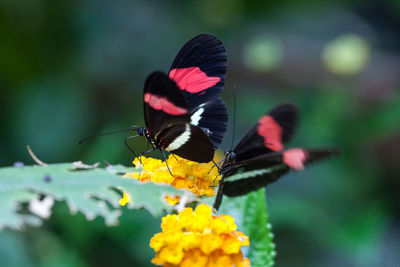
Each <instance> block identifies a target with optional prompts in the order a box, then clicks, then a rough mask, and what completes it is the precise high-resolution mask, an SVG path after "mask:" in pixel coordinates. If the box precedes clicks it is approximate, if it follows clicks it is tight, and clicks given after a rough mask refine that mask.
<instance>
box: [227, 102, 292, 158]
mask: <svg viewBox="0 0 400 267" xmlns="http://www.w3.org/2000/svg"><path fill="white" fill-rule="evenodd" d="M297 113H298V111H297V107H296V106H295V105H294V104H291V103H284V104H281V105H278V106H277V107H275V108H274V109H272V110H271V111H269V112H268V113H267V114H266V115H264V116H262V117H261V118H260V119H259V120H258V122H257V124H256V125H255V126H254V127H253V128H252V129H251V130H250V131H249V132H248V133H247V134H246V135H245V136H244V137H243V139H242V140H241V141H240V142H239V143H238V144H237V145H236V147H235V148H234V150H233V151H234V152H235V154H236V157H237V162H241V161H244V160H247V159H250V158H253V157H256V156H259V155H263V154H268V153H273V152H276V151H281V150H282V149H283V148H284V144H285V143H287V142H288V141H289V140H290V138H291V137H292V135H293V133H294V131H295V129H296V127H297Z"/></svg>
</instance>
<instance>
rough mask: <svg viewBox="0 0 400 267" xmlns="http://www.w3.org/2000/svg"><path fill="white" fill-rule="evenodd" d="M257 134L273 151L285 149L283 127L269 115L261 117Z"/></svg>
mask: <svg viewBox="0 0 400 267" xmlns="http://www.w3.org/2000/svg"><path fill="white" fill-rule="evenodd" d="M257 132H258V134H259V135H260V136H262V137H263V138H264V144H265V146H266V147H268V148H269V149H271V150H273V151H279V150H282V149H283V144H282V127H281V126H280V125H279V124H278V123H277V122H276V121H275V120H274V118H272V117H271V116H269V115H265V116H263V117H261V119H260V120H259V121H258V126H257Z"/></svg>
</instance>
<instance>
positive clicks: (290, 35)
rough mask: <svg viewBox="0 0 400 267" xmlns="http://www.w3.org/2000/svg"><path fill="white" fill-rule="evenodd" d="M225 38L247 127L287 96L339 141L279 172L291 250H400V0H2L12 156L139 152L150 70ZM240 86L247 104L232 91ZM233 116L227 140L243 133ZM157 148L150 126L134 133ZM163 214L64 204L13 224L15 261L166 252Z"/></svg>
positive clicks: (321, 260)
mask: <svg viewBox="0 0 400 267" xmlns="http://www.w3.org/2000/svg"><path fill="white" fill-rule="evenodd" d="M199 33H212V34H214V35H216V36H218V37H219V38H220V39H221V40H222V41H223V42H224V44H225V46H226V49H227V54H228V73H227V82H226V86H225V90H224V92H223V98H224V100H225V101H226V103H227V105H228V108H229V111H230V114H231V117H230V126H232V121H233V116H232V114H233V109H234V108H236V123H237V127H236V134H235V143H236V142H237V141H238V140H239V139H240V138H241V137H242V136H243V134H244V133H245V132H246V131H247V130H248V129H249V128H250V127H251V126H252V125H253V124H254V123H255V122H256V120H257V119H258V118H259V117H260V116H261V115H262V114H264V113H265V112H266V111H267V110H269V109H271V108H272V107H273V106H274V105H277V104H278V103H280V102H282V101H292V102H294V103H296V104H297V105H298V106H299V107H300V109H301V122H300V127H299V129H298V131H297V135H296V136H295V138H294V140H293V141H292V142H291V144H290V145H289V146H291V147H296V146H302V147H307V148H311V147H319V146H332V145H333V146H339V147H341V150H342V153H341V155H340V157H338V158H336V159H332V160H328V161H325V162H321V163H319V164H315V165H313V166H311V167H310V168H308V169H307V170H306V171H303V172H297V173H291V174H289V175H287V176H285V177H284V178H283V179H281V180H279V181H278V182H276V183H275V184H272V185H271V186H269V187H268V190H267V201H268V206H269V214H270V220H271V223H272V225H273V231H274V234H275V242H276V245H277V258H276V262H277V264H276V265H277V266H400V254H399V252H400V215H399V214H400V198H399V190H400V164H399V163H398V162H399V155H400V154H399V151H400V92H399V89H400V2H399V1H396V0H392V1H389V0H383V1H375V2H374V1H361V0H359V1H356V0H353V1H350V0H349V1H333V0H326V1H304V0H303V1H288V0H282V1H261V0H260V1H245V0H229V1H228V0H221V1H213V0H202V1H156V0H147V1H127V0H120V1H117V2H116V1H110V0H108V1H107V0H97V1H94V0H87V1H79V3H78V2H77V1H50V0H37V1H30V0H19V1H7V0H6V1H3V0H0V58H1V60H0V88H1V90H0V106H1V112H0V124H1V129H2V130H1V131H0V144H1V150H0V166H8V165H12V164H13V163H14V162H15V161H23V162H24V163H25V164H32V163H33V162H32V160H31V159H30V157H29V156H28V154H27V152H26V149H25V145H27V144H30V145H31V147H32V149H33V151H34V152H35V153H36V154H37V155H38V157H39V158H40V159H42V160H43V161H45V162H48V163H56V162H68V161H74V160H83V161H84V162H86V163H94V162H97V161H100V162H103V161H105V160H106V161H108V162H110V163H112V164H116V163H122V164H125V165H129V164H131V161H132V155H131V154H130V153H129V151H128V150H127V149H126V148H125V147H124V145H123V138H124V137H125V136H126V135H127V134H117V135H113V136H108V137H103V138H99V139H97V140H93V141H91V142H88V143H86V144H83V145H80V146H78V145H77V141H79V140H80V139H82V138H84V137H87V136H90V135H94V134H97V133H102V132H107V131H111V130H118V129H124V128H127V127H129V126H130V125H132V124H137V125H143V123H144V122H143V111H142V110H143V107H142V90H143V83H144V80H145V79H146V77H147V75H148V74H149V73H150V72H152V71H154V70H164V71H167V70H168V69H169V66H170V64H171V62H172V60H173V58H174V57H175V55H176V53H177V52H178V50H179V49H180V48H181V47H182V46H183V44H184V43H185V42H186V41H188V40H189V39H191V38H192V37H194V36H195V35H197V34H199ZM234 91H236V96H237V105H236V107H234V106H233V92H234ZM232 136H233V130H232V127H230V128H229V129H228V131H227V134H226V137H225V140H224V143H223V144H222V146H221V148H222V150H223V149H225V148H230V147H231V142H232ZM133 146H134V147H135V148H136V150H137V151H138V152H140V151H144V149H145V147H146V142H145V141H144V139H137V140H135V141H133ZM159 224H160V221H159V219H157V218H152V217H151V216H150V215H149V214H148V213H147V212H146V211H127V210H126V212H124V215H123V216H122V217H121V223H120V225H119V226H118V227H113V228H107V227H106V226H105V225H104V221H103V220H102V219H99V218H98V219H96V220H94V221H91V222H88V221H86V220H85V218H84V217H83V216H82V215H81V214H77V215H74V216H71V215H69V211H68V208H67V207H66V205H65V204H63V203H58V204H57V205H56V206H55V211H54V214H53V216H52V218H51V219H50V220H48V221H47V222H46V223H45V225H44V226H43V227H41V228H28V229H25V231H23V232H12V231H2V232H0V262H1V265H2V266H122V265H125V266H151V265H150V263H149V261H150V259H151V258H152V257H153V252H152V250H151V249H150V248H149V247H148V243H149V240H150V237H151V236H152V235H153V234H154V233H156V232H158V231H159V230H160V228H159Z"/></svg>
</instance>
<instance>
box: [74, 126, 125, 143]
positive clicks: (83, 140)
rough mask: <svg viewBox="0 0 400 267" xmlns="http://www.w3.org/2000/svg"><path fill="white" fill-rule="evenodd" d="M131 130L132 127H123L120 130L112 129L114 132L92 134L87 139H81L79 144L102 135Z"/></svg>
mask: <svg viewBox="0 0 400 267" xmlns="http://www.w3.org/2000/svg"><path fill="white" fill-rule="evenodd" d="M131 130H132V128H129V129H123V130H118V131H112V132H108V133H102V134H96V135H92V136H89V137H86V138H85V139H82V140H81V141H79V142H78V145H80V144H82V143H84V142H86V141H88V140H90V139H93V138H97V137H100V136H104V135H110V134H116V133H122V132H128V131H131Z"/></svg>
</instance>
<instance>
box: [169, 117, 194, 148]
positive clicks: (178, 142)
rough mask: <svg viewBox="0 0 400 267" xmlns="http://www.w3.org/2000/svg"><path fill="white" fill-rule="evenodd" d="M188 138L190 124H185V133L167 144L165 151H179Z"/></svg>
mask: <svg viewBox="0 0 400 267" xmlns="http://www.w3.org/2000/svg"><path fill="white" fill-rule="evenodd" d="M189 138H190V124H189V123H186V129H185V131H184V132H183V133H182V134H181V135H179V136H178V137H177V138H175V140H174V141H173V142H172V143H171V144H169V146H168V147H167V148H166V149H165V150H167V151H173V150H177V149H179V148H180V147H181V146H183V145H184V144H185V143H186V142H187V141H188V140H189Z"/></svg>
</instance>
